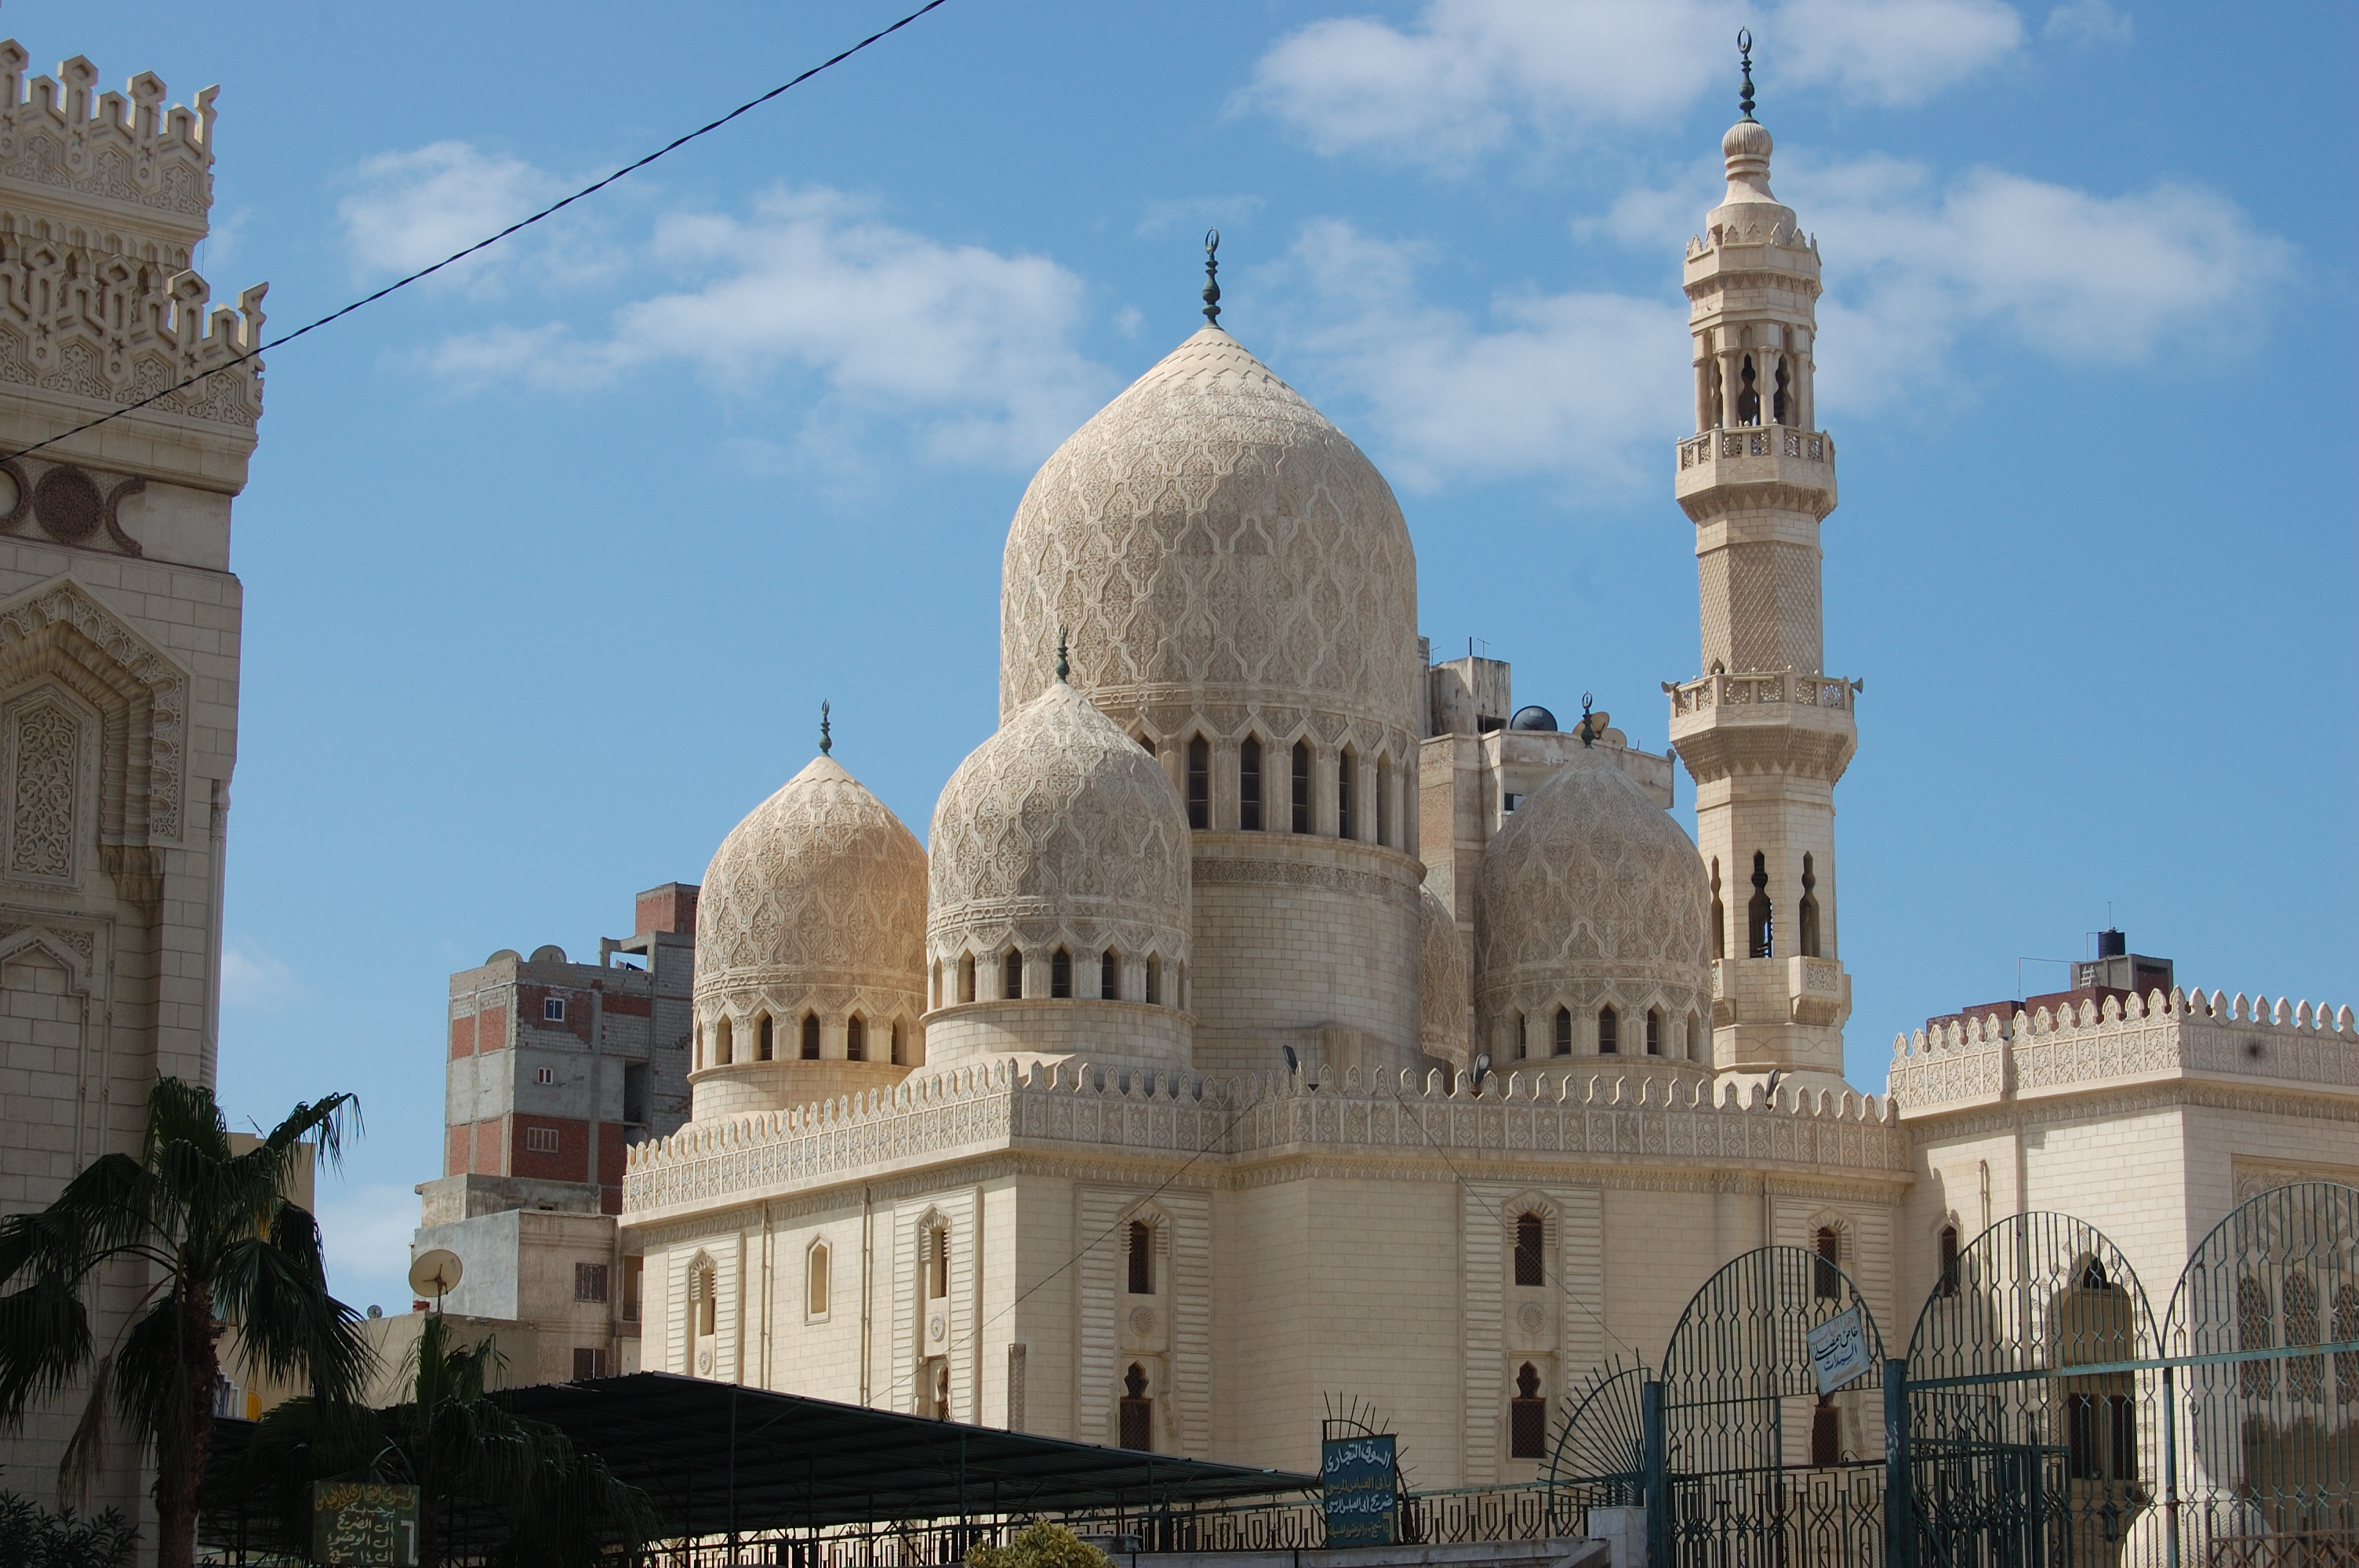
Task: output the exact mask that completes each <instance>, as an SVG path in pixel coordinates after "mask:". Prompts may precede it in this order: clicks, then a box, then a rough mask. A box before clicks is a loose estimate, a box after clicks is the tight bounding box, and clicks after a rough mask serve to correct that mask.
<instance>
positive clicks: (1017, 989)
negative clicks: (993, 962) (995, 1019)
mask: <svg viewBox="0 0 2359 1568" xmlns="http://www.w3.org/2000/svg"><path fill="white" fill-rule="evenodd" d="M999 994H1000V996H1001V997H1002V998H1004V999H1005V1000H1008V1001H1018V1000H1022V999H1023V996H1024V955H1023V953H1022V952H1021V951H1019V950H1018V949H1016V948H1014V947H1010V948H1009V949H1008V950H1007V957H1006V958H1004V959H1002V960H1000V965H999Z"/></svg>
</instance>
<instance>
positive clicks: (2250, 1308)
mask: <svg viewBox="0 0 2359 1568" xmlns="http://www.w3.org/2000/svg"><path fill="white" fill-rule="evenodd" d="M2276 1316H2277V1314H2275V1313H2274V1312H2272V1311H2271V1310H2270V1303H2269V1288H2268V1286H2267V1285H2265V1284H2263V1283H2262V1282H2261V1281H2258V1280H2256V1279H2255V1278H2253V1276H2251V1275H2250V1274H2247V1275H2245V1277H2244V1278H2243V1279H2241V1280H2238V1281H2236V1348H2237V1349H2239V1350H2271V1349H2275V1348H2276V1347H2277V1324H2276V1322H2275V1318H2276ZM2240 1370H2241V1372H2242V1374H2243V1382H2244V1391H2245V1398H2246V1399H2259V1400H2265V1399H2267V1398H2268V1397H2269V1396H2270V1395H2272V1394H2274V1393H2276V1392H2277V1368H2276V1367H2275V1366H2273V1365H2272V1364H2271V1363H2269V1362H2267V1361H2247V1362H2245V1364H2244V1365H2243V1367H2242V1368H2240Z"/></svg>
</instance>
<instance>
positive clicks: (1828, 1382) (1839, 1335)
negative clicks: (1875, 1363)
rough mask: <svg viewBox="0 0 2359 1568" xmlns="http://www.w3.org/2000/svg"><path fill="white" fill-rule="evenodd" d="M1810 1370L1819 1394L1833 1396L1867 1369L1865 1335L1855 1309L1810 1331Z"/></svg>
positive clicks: (1837, 1315) (1832, 1318)
mask: <svg viewBox="0 0 2359 1568" xmlns="http://www.w3.org/2000/svg"><path fill="white" fill-rule="evenodd" d="M1869 1365H1870V1358H1869V1357H1868V1353H1867V1333H1866V1330H1865V1329H1864V1327H1863V1326H1862V1325H1861V1323H1860V1317H1859V1308H1858V1307H1857V1306H1856V1305H1854V1307H1853V1308H1852V1309H1851V1310H1850V1311H1849V1312H1842V1313H1837V1314H1835V1315H1834V1316H1832V1317H1831V1318H1829V1319H1827V1321H1826V1322H1824V1323H1822V1324H1821V1325H1818V1326H1817V1327H1816V1328H1813V1329H1812V1330H1810V1370H1811V1371H1812V1372H1813V1373H1815V1374H1817V1376H1818V1379H1819V1392H1821V1394H1832V1393H1833V1392H1834V1391H1835V1390H1837V1389H1840V1388H1842V1387H1843V1385H1844V1384H1845V1383H1849V1382H1853V1381H1854V1380H1856V1379H1858V1378H1859V1377H1860V1376H1861V1375H1862V1374H1863V1373H1864V1372H1865V1371H1866V1370H1867V1369H1868V1367H1869Z"/></svg>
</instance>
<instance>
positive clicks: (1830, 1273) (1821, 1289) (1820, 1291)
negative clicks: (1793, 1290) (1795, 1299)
mask: <svg viewBox="0 0 2359 1568" xmlns="http://www.w3.org/2000/svg"><path fill="white" fill-rule="evenodd" d="M1810 1250H1811V1251H1812V1252H1814V1253H1816V1254H1818V1256H1817V1258H1816V1259H1815V1260H1812V1262H1811V1264H1810V1293H1811V1294H1812V1295H1814V1296H1816V1297H1818V1298H1819V1300H1821V1301H1822V1302H1832V1301H1840V1300H1842V1299H1843V1273H1842V1271H1841V1270H1840V1269H1839V1268H1838V1267H1837V1265H1838V1264H1840V1263H1841V1262H1842V1261H1843V1235H1842V1233H1841V1232H1839V1231H1838V1230H1836V1229H1835V1227H1832V1226H1831V1225H1822V1226H1821V1227H1819V1229H1818V1234H1817V1235H1815V1236H1813V1237H1812V1238H1810Z"/></svg>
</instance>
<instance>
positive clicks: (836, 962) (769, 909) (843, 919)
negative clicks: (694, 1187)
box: [696, 756, 926, 1064]
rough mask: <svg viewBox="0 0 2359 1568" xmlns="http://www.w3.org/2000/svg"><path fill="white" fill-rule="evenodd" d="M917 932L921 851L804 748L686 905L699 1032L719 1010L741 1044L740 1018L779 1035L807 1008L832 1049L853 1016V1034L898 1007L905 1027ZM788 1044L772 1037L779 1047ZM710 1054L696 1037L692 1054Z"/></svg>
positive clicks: (920, 970) (888, 816) (918, 993)
mask: <svg viewBox="0 0 2359 1568" xmlns="http://www.w3.org/2000/svg"><path fill="white" fill-rule="evenodd" d="M925 944H926V852H925V850H924V849H922V848H920V847H919V843H918V840H917V838H916V836H915V835H913V834H912V833H911V832H910V831H909V830H908V828H907V827H903V826H902V824H901V819H900V818H899V817H897V816H894V815H893V813H892V812H891V811H890V810H888V809H887V808H886V806H885V803H884V802H882V801H880V800H878V799H877V798H876V797H875V795H871V794H869V793H868V791H867V790H865V789H864V788H862V787H861V784H860V782H859V781H858V780H857V779H854V778H853V776H852V775H851V774H850V773H846V772H844V770H843V767H842V766H841V765H840V764H839V763H837V762H835V761H834V760H833V759H832V758H829V757H823V756H822V757H814V758H813V759H811V761H810V764H809V765H808V766H806V767H805V768H804V769H803V770H802V772H800V773H797V774H796V775H795V776H794V777H793V778H790V779H788V781H787V782H786V784H784V785H782V786H781V787H780V788H779V790H778V792H777V794H776V795H771V796H770V798H769V799H767V800H766V801H764V802H763V803H762V804H761V805H759V806H756V807H755V808H754V809H753V811H752V812H751V813H749V814H748V815H747V816H746V817H745V820H744V821H743V822H740V823H739V824H738V825H737V826H736V827H734V828H732V829H730V832H729V837H727V838H723V840H722V841H721V848H720V849H717V850H715V851H714V852H713V856H712V865H710V866H709V867H707V868H706V870H705V873H704V886H703V889H702V891H701V892H700V893H699V895H698V897H697V904H696V1012H697V1019H698V1022H699V1025H700V1027H701V1029H702V1030H703V1031H704V1032H705V1033H708V1034H711V1033H712V1031H713V1029H714V1026H716V1025H717V1024H718V1022H720V1020H721V1019H722V1018H723V1017H724V1016H726V1017H728V1018H730V1019H731V1020H732V1023H733V1027H732V1031H731V1033H732V1035H733V1036H734V1039H735V1040H736V1041H738V1042H742V1043H743V1044H745V1045H746V1046H748V1047H750V1045H751V1044H752V1039H751V1036H750V1035H749V1034H748V1033H747V1031H748V1030H749V1028H754V1027H758V1021H759V1020H760V1018H762V1017H763V1016H767V1017H768V1018H770V1019H771V1020H772V1021H773V1022H774V1029H773V1033H776V1034H779V1035H780V1037H781V1038H783V1032H784V1031H786V1030H788V1029H789V1028H791V1027H794V1026H796V1025H798V1024H799V1021H800V1019H801V1017H802V1016H803V1015H804V1014H805V1013H807V1012H810V1013H816V1014H817V1015H818V1017H819V1018H820V1020H821V1025H822V1027H823V1028H824V1029H825V1030H826V1031H827V1033H828V1038H829V1040H830V1043H831V1044H833V1045H835V1046H836V1047H837V1048H836V1049H834V1050H832V1052H831V1054H832V1055H833V1056H836V1057H839V1058H840V1057H841V1056H842V1055H843V1050H842V1049H841V1044H840V1042H841V1038H842V1035H843V1031H844V1029H845V1027H846V1025H847V1023H848V1022H849V1021H850V1020H851V1019H852V1018H853V1016H855V1015H858V1016H859V1017H861V1018H862V1020H863V1022H864V1033H877V1032H879V1031H881V1030H883V1029H884V1028H886V1026H887V1025H888V1024H889V1023H890V1022H891V1021H892V1020H893V1019H894V1018H896V1017H899V1018H900V1019H901V1020H902V1022H903V1023H904V1026H905V1027H909V1028H914V1026H915V1024H916V1022H917V1020H918V1017H919V1013H920V1011H922V1007H923V996H924V989H925ZM883 1038H884V1037H883V1036H882V1035H881V1034H880V1035H879V1039H880V1043H881V1040H882V1039H883ZM778 1054H779V1055H781V1056H784V1055H786V1054H788V1052H787V1051H786V1050H785V1049H784V1047H783V1045H781V1047H780V1049H779V1051H778ZM883 1055H884V1053H883V1052H882V1050H878V1051H876V1052H875V1054H874V1056H873V1057H872V1059H879V1058H882V1057H883ZM752 1056H753V1053H752V1051H751V1050H750V1049H745V1050H740V1051H736V1052H734V1053H733V1059H734V1060H738V1061H744V1060H750V1059H752ZM711 1059H712V1053H711V1052H710V1051H709V1050H708V1051H707V1052H706V1053H705V1054H703V1055H702V1056H701V1058H700V1062H701V1064H703V1063H709V1061H710V1060H711Z"/></svg>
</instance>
